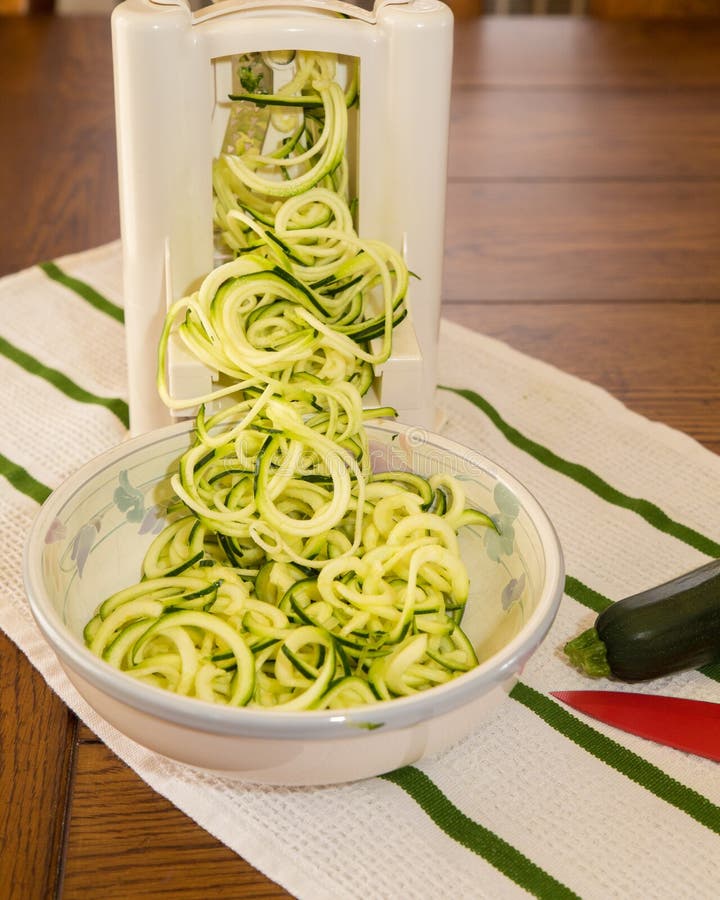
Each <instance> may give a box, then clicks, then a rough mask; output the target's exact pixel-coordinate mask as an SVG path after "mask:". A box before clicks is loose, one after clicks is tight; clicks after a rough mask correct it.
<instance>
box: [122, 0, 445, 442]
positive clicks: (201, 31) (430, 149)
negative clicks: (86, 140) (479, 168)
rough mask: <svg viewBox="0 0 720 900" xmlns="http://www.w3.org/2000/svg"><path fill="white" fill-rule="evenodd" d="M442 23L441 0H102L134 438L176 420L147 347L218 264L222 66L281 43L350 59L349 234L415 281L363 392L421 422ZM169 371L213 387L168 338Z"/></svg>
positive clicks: (432, 351) (429, 422) (228, 78)
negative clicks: (355, 90) (353, 72)
mask: <svg viewBox="0 0 720 900" xmlns="http://www.w3.org/2000/svg"><path fill="white" fill-rule="evenodd" d="M452 22H453V20H452V14H451V12H450V10H449V9H448V7H447V6H445V5H444V4H443V3H441V2H439V0H377V2H376V3H375V6H374V8H373V9H372V11H368V10H366V9H363V8H361V7H357V6H354V5H352V4H350V3H345V2H338V0H329V2H321V0H221V2H219V3H216V4H214V5H212V6H208V7H205V8H201V9H199V10H196V11H193V10H192V9H191V7H190V5H189V3H188V2H187V0H124V2H123V3H121V4H120V5H119V6H117V7H116V8H115V10H114V12H113V16H112V36H113V60H114V71H115V105H116V119H117V135H118V157H119V176H120V215H121V233H122V247H123V278H124V295H125V310H126V332H127V354H128V378H129V399H130V420H131V430H132V432H133V433H141V432H144V431H149V430H151V429H153V428H157V427H160V426H162V425H166V424H169V423H170V422H171V421H173V416H176V415H178V414H177V413H173V414H171V413H170V412H169V411H168V410H167V409H166V408H165V406H164V405H163V404H162V402H161V401H160V399H159V397H158V394H157V389H156V383H155V375H156V359H157V345H158V339H159V335H160V330H161V326H162V322H163V318H164V315H165V312H166V309H167V307H168V304H169V302H172V301H173V300H175V299H177V298H179V297H182V296H184V295H186V294H187V293H188V292H189V291H190V290H191V289H192V288H193V287H194V286H196V285H197V283H198V281H199V280H200V279H201V278H202V277H203V276H204V275H206V274H207V273H208V272H209V271H210V270H211V269H212V268H213V267H214V266H215V265H216V264H217V259H216V257H215V243H214V237H213V217H212V212H213V206H212V204H213V199H212V181H211V177H212V161H213V159H214V158H215V157H217V156H218V155H219V154H220V152H221V149H222V144H223V139H224V136H225V134H226V129H227V125H228V117H229V115H230V109H231V103H230V102H229V100H228V94H229V93H231V89H232V78H233V61H234V60H237V57H238V55H239V54H253V53H257V54H264V55H265V57H266V58H267V57H268V54H270V57H269V58H270V59H273V58H278V59H282V58H283V55H282V54H281V53H279V51H294V50H311V51H325V52H332V53H335V54H338V55H339V59H340V63H341V65H340V67H339V71H340V70H341V69H342V60H343V59H345V60H347V59H348V58H353V57H354V58H355V59H356V60H357V61H358V64H359V77H360V103H359V107H358V108H357V109H356V110H353V114H354V115H355V117H356V119H355V121H354V122H353V128H352V130H351V135H353V141H354V146H353V147H349V148H348V158H349V159H350V161H351V179H350V182H351V186H352V193H353V194H354V195H355V196H356V197H357V201H358V202H357V209H358V213H357V230H358V233H359V234H360V236H361V237H368V238H374V239H378V240H382V241H385V242H387V243H389V244H391V245H392V246H394V247H395V248H396V249H397V250H399V251H401V252H402V253H403V255H404V257H405V260H406V262H407V265H408V268H409V269H410V270H411V271H412V272H413V273H415V274H416V275H417V276H418V278H412V279H411V283H410V289H409V292H408V298H407V301H408V307H409V311H410V313H409V316H408V317H407V318H406V319H405V321H403V322H402V323H401V324H400V325H399V326H398V327H397V329H396V331H395V335H394V341H393V348H394V349H393V355H392V357H391V358H390V360H389V361H388V362H387V363H385V364H384V365H383V366H382V367H379V368H378V369H377V370H376V376H377V377H376V380H375V385H374V388H373V391H372V396H369V397H368V400H367V402H368V405H376V404H381V405H390V406H394V407H395V408H396V409H398V411H399V413H400V419H401V421H404V422H408V423H411V424H416V425H418V426H422V427H432V426H433V425H434V420H435V408H434V394H435V387H436V381H437V331H438V324H439V315H440V297H441V278H442V262H443V244H444V231H445V184H446V177H447V133H448V122H449V100H450V77H451V64H452V32H453V28H452ZM286 56H287V58H290V56H291V54H286ZM277 68H278V70H280V69H281V68H282V67H281V66H278V67H277ZM276 77H277V78H278V79H279V78H281V77H283V76H282V73H281V72H280V71H278V73H277V76H276ZM276 84H277V82H276ZM168 367H169V372H168V377H169V382H170V385H171V388H172V391H173V394H174V395H175V396H180V397H193V396H198V395H200V394H203V393H206V392H208V391H209V390H210V389H211V387H212V382H213V378H214V377H215V373H213V372H211V371H209V370H208V369H207V368H206V367H205V366H204V365H202V364H201V363H199V362H196V361H195V360H194V359H192V358H191V357H190V356H189V354H188V353H187V352H186V351H184V350H183V348H182V347H181V346H180V344H179V342H175V343H173V344H172V345H171V347H170V348H169V352H168ZM193 412H194V411H193V410H191V409H188V410H185V411H181V414H182V415H191V414H193Z"/></svg>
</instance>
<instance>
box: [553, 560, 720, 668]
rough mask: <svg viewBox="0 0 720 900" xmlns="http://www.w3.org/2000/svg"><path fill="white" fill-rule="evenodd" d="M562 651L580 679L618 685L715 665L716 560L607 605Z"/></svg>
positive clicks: (719, 614) (719, 586) (718, 646)
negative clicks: (616, 681)
mask: <svg viewBox="0 0 720 900" xmlns="http://www.w3.org/2000/svg"><path fill="white" fill-rule="evenodd" d="M565 653H566V654H567V656H568V658H569V659H570V662H572V664H573V665H575V666H577V668H579V669H580V670H581V671H582V672H584V673H585V674H586V675H590V676H593V677H596V678H603V677H605V678H617V679H619V680H621V681H646V680H649V679H651V678H659V677H661V676H662V675H669V674H670V673H671V672H680V671H682V670H684V669H694V668H697V667H698V666H702V665H706V664H708V663H712V662H717V661H720V559H715V560H713V561H712V562H709V563H707V564H706V565H704V566H701V567H700V568H699V569H694V570H693V571H692V572H687V573H686V574H684V575H681V576H680V577H679V578H674V579H673V580H672V581H668V582H666V583H665V584H661V585H659V586H658V587H653V588H650V589H649V590H647V591H643V592H642V593H640V594H634V595H633V596H632V597H626V598H625V599H624V600H620V601H618V602H617V603H614V604H613V605H612V606H609V607H608V608H607V609H605V610H603V612H601V613H600V615H599V616H598V617H597V619H596V621H595V625H594V626H593V627H592V628H589V629H588V630H587V631H584V632H583V633H582V634H580V635H578V637H576V638H574V639H573V640H571V641H569V642H568V643H567V644H566V645H565Z"/></svg>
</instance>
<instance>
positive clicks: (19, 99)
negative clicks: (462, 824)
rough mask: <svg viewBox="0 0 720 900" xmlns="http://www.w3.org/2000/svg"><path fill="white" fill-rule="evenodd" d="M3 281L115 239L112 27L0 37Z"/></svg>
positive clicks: (76, 23) (81, 25)
mask: <svg viewBox="0 0 720 900" xmlns="http://www.w3.org/2000/svg"><path fill="white" fill-rule="evenodd" d="M0 85H2V86H3V87H2V90H1V91H0V121H1V122H2V131H1V133H2V145H3V146H2V166H0V209H2V210H3V215H4V217H5V222H4V227H3V231H2V236H3V239H2V241H0V275H2V274H5V273H8V272H12V271H14V270H16V269H18V268H22V267H25V266H29V265H32V264H33V263H36V262H38V261H40V260H44V259H48V258H51V257H54V256H58V255H59V254H63V253H72V252H76V251H80V250H85V249H87V248H88V247H92V246H96V245H98V244H102V243H105V242H107V241H110V240H113V239H114V238H116V237H117V236H118V234H119V230H120V226H119V218H118V202H117V162H116V153H115V122H114V107H113V87H112V73H111V49H110V23H109V21H108V20H107V19H105V18H100V17H93V16H80V17H73V18H68V19H62V18H54V17H37V18H35V17H31V18H22V19H6V20H4V21H3V22H2V26H1V27H0Z"/></svg>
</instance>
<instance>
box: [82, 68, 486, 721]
mask: <svg viewBox="0 0 720 900" xmlns="http://www.w3.org/2000/svg"><path fill="white" fill-rule="evenodd" d="M335 71H336V60H335V58H334V57H333V56H332V55H329V54H320V53H309V52H308V53H303V52H298V53H297V54H296V74H295V76H294V77H293V78H292V79H291V81H289V82H288V83H287V84H286V85H285V86H284V87H282V88H280V89H279V91H278V92H277V93H276V94H263V93H259V92H257V91H254V92H248V93H245V94H243V95H236V96H233V97H232V99H234V100H235V99H237V100H239V101H242V102H244V103H248V102H250V101H254V102H255V103H257V104H259V105H261V106H264V107H268V108H271V109H273V110H274V112H273V113H272V116H273V121H274V122H276V124H278V127H282V128H284V130H285V133H286V135H287V136H286V137H285V138H284V139H282V140H281V142H280V143H279V145H278V146H277V147H275V148H274V149H270V150H268V149H263V148H261V147H259V146H254V147H250V148H248V147H246V146H244V145H243V146H242V148H238V149H239V152H237V153H228V154H225V155H224V156H221V157H220V158H219V159H218V160H216V162H215V165H214V171H213V185H214V200H215V225H216V230H217V233H218V234H219V235H220V237H221V239H222V240H223V241H224V242H225V245H226V250H227V251H229V252H230V253H232V254H233V256H234V258H233V259H230V260H229V261H227V262H225V263H223V264H221V265H219V266H218V267H217V268H215V269H214V270H213V271H212V272H210V273H209V274H208V275H207V276H206V277H205V279H204V280H203V281H202V283H201V284H200V286H199V288H198V289H197V290H196V291H195V292H194V293H192V294H190V295H189V296H187V297H183V298H181V299H180V300H178V301H176V302H175V303H174V304H173V305H172V306H171V307H170V309H169V310H168V313H167V316H166V319H165V323H164V327H163V330H162V335H161V339H160V345H159V350H158V381H157V385H158V391H159V394H160V396H161V398H162V399H163V401H164V402H165V403H166V404H167V406H168V407H169V408H171V409H183V408H185V407H189V406H196V405H197V406H199V410H198V413H197V416H196V418H195V422H194V442H193V445H192V446H191V447H190V448H189V449H188V450H187V451H186V452H185V453H184V454H183V455H182V456H181V458H180V460H179V462H178V466H177V471H175V472H174V473H173V475H172V477H171V484H172V487H173V489H174V491H175V494H176V495H177V498H178V503H177V505H176V507H175V508H174V511H173V513H172V514H171V515H170V517H169V522H168V524H167V525H166V527H165V528H164V529H163V530H162V531H161V532H160V534H158V535H157V536H156V537H155V538H154V540H153V541H152V543H151V545H150V547H149V548H148V550H147V552H146V554H145V558H144V561H143V564H142V573H141V580H140V581H139V582H138V584H136V585H133V586H131V587H128V588H125V589H124V590H121V591H119V592H118V593H116V594H114V595H113V596H112V597H110V598H108V599H106V600H105V601H104V602H103V603H102V604H100V606H99V607H98V609H97V611H96V613H95V615H94V616H93V618H92V619H91V620H90V621H89V622H88V624H87V626H86V628H85V633H84V637H85V641H86V643H87V645H88V646H89V647H90V649H91V650H92V651H93V652H94V653H96V654H97V655H98V656H100V657H102V658H103V659H105V660H106V661H107V662H108V663H110V664H111V665H114V666H116V667H117V668H120V669H122V670H123V671H124V672H126V673H127V674H128V675H130V676H132V677H134V678H136V679H139V680H141V681H143V682H145V683H148V684H151V685H154V686H157V687H161V688H165V689H168V690H171V691H174V692H176V693H178V694H183V695H187V696H191V697H196V698H198V699H201V700H204V701H208V702H213V703H223V704H228V705H230V706H250V707H262V708H265V707H268V708H277V709H286V710H301V709H341V708H347V707H354V706H360V705H364V704H370V703H377V702H381V701H386V700H390V699H392V698H394V697H400V696H407V695H411V694H414V693H416V692H418V691H422V690H426V689H428V688H431V687H433V686H434V685H438V684H443V683H445V682H448V681H450V680H451V679H452V678H455V677H456V676H458V675H460V674H462V673H463V672H466V671H468V670H469V669H471V668H472V667H473V666H475V665H477V662H478V660H477V657H476V655H475V651H474V649H473V646H472V644H471V642H470V641H469V640H468V638H467V636H466V635H465V633H464V632H463V630H462V628H461V625H460V621H461V618H462V614H463V610H464V607H465V604H466V601H467V597H468V575H467V571H466V568H465V566H464V564H463V561H462V559H461V557H460V552H459V549H458V541H457V531H458V529H459V528H460V527H462V526H464V525H468V524H473V525H480V526H489V527H494V525H493V522H492V521H491V520H490V519H489V518H488V517H487V516H486V515H484V514H483V513H482V512H480V511H479V510H475V509H470V508H468V507H467V505H466V501H465V496H464V493H463V490H462V487H461V485H460V483H459V482H458V481H457V480H456V479H455V478H453V477H452V476H450V475H448V474H444V473H441V474H438V475H433V476H431V477H429V478H422V477H420V476H419V475H415V474H413V473H408V472H382V473H374V472H373V470H372V466H371V460H370V452H369V447H368V439H367V433H366V430H365V427H364V423H365V421H366V419H367V418H368V417H378V416H392V415H394V411H393V410H390V409H375V410H365V409H363V396H364V395H365V394H366V392H367V390H368V388H369V386H370V384H371V382H372V379H373V371H374V370H373V367H374V365H376V364H378V363H381V362H384V361H385V360H387V359H388V357H389V356H390V352H391V348H392V330H393V328H394V327H395V325H397V324H398V323H399V322H400V321H401V320H402V319H403V318H404V316H405V315H406V312H407V310H406V307H405V294H406V291H407V284H408V271H407V268H406V266H405V263H404V261H403V259H402V257H401V256H400V254H398V253H397V252H396V251H395V250H394V249H393V248H391V247H389V246H387V245H385V244H382V243H381V242H379V241H375V240H366V239H360V238H359V237H358V235H357V234H356V232H355V227H354V224H353V215H352V211H351V207H350V205H349V203H348V197H347V161H346V159H345V147H346V143H347V133H348V123H347V108H348V106H349V105H350V104H352V103H354V102H355V100H356V97H357V71H356V69H354V70H352V71H351V73H350V77H349V83H348V86H347V87H346V89H345V90H343V88H342V87H341V86H340V84H339V83H338V82H337V80H336V79H335ZM238 144H242V141H238ZM240 150H242V152H240ZM171 340H180V341H182V343H183V344H184V345H185V347H186V348H187V349H188V350H189V351H190V353H191V354H193V355H194V356H195V357H196V358H197V359H198V360H199V361H200V362H202V363H204V364H205V365H206V366H207V367H208V368H209V369H210V370H212V371H214V372H217V373H218V379H217V387H216V388H214V389H213V390H212V391H211V392H209V393H207V394H205V395H203V396H200V397H194V398H189V399H188V398H177V397H173V396H172V395H171V393H170V391H169V388H168V382H167V377H166V366H167V353H168V344H169V342H170V341H171ZM221 400H222V403H218V401H221ZM210 404H212V405H213V411H212V412H210V411H209V405H210Z"/></svg>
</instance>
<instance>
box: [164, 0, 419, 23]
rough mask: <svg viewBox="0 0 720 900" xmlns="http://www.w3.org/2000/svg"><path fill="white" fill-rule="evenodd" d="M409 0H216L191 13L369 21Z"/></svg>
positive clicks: (180, 2) (171, 1)
mask: <svg viewBox="0 0 720 900" xmlns="http://www.w3.org/2000/svg"><path fill="white" fill-rule="evenodd" d="M149 2H150V3H151V4H152V5H154V6H184V7H186V8H187V9H188V10H189V9H190V3H189V0H149ZM410 2H412V0H375V4H374V6H373V8H372V9H371V10H370V9H363V8H362V7H360V6H355V5H354V4H353V3H346V2H345V0H219V2H217V3H213V4H212V5H211V6H205V7H203V8H202V9H198V10H196V11H195V12H193V13H192V19H193V24H194V23H196V22H205V21H207V20H208V19H214V18H217V17H218V16H224V15H228V14H230V13H234V12H247V10H251V9H317V10H322V11H323V12H331V13H332V12H334V13H338V14H339V15H342V16H348V17H349V18H351V19H361V20H362V21H363V22H370V23H371V24H372V23H374V22H376V21H377V16H378V12H379V11H380V9H382V8H383V7H385V6H397V5H401V4H407V3H410Z"/></svg>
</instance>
